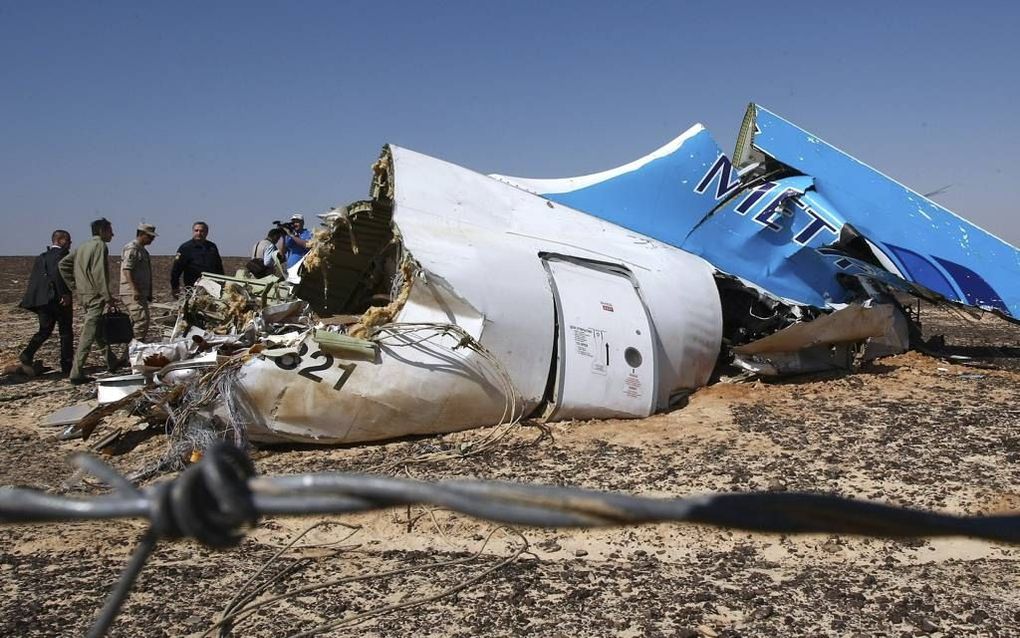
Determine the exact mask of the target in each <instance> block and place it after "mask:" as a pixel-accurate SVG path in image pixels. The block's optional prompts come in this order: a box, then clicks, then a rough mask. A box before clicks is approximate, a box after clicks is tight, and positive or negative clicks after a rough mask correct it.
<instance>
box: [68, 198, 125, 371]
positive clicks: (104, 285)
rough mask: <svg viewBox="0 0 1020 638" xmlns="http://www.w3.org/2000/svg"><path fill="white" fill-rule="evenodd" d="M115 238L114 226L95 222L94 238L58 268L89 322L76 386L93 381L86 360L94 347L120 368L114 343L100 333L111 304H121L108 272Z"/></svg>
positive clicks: (78, 360)
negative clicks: (111, 343) (112, 288)
mask: <svg viewBox="0 0 1020 638" xmlns="http://www.w3.org/2000/svg"><path fill="white" fill-rule="evenodd" d="M111 239H113V225H112V224H110V221H109V220H107V219H104V218H100V219H97V220H96V221H94V222H92V238H91V239H89V240H88V241H87V242H85V243H84V244H82V245H81V246H78V247H77V248H75V249H74V250H72V251H71V252H70V253H68V254H67V255H66V256H65V257H64V258H63V259H61V260H60V265H59V266H58V268H59V270H60V276H61V277H62V278H63V279H64V282H65V283H66V284H67V286H68V288H70V289H71V291H72V292H73V293H74V294H75V295H77V297H78V302H79V303H80V304H81V306H82V308H83V309H84V310H85V321H84V323H83V324H82V327H81V337H79V339H78V350H76V351H75V353H74V362H73V363H72V365H71V372H70V374H69V376H68V381H70V382H71V383H72V384H74V385H80V384H82V383H88V382H89V381H92V380H93V379H92V378H91V377H87V376H85V373H84V369H85V360H86V359H87V358H88V356H89V350H91V349H92V344H93V343H97V344H99V347H101V348H104V349H105V350H106V365H107V366H108V367H109V368H110V369H111V370H115V369H116V368H117V360H116V358H115V357H114V356H113V352H112V351H111V350H110V344H109V343H107V342H106V340H105V339H103V336H102V335H101V334H99V330H98V328H99V319H100V317H101V316H102V314H103V310H105V309H106V306H107V304H109V306H110V307H111V308H113V309H117V308H118V307H119V304H118V303H117V299H116V298H114V296H113V293H111V292H110V273H109V270H108V257H109V250H108V249H107V247H106V244H108V243H109V242H110V240H111Z"/></svg>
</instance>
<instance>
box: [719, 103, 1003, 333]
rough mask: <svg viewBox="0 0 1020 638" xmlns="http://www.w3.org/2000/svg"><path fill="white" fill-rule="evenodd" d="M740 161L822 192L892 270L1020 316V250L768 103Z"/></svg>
mask: <svg viewBox="0 0 1020 638" xmlns="http://www.w3.org/2000/svg"><path fill="white" fill-rule="evenodd" d="M741 138H742V139H747V140H749V143H745V144H744V145H743V146H742V147H738V155H737V156H736V158H735V161H736V163H737V164H738V165H739V164H742V163H744V162H753V161H760V160H761V159H763V158H764V159H766V160H768V161H771V162H775V163H780V164H782V165H784V166H787V167H790V168H792V169H794V170H796V171H798V172H800V173H802V174H805V175H810V176H811V177H812V178H813V179H814V181H815V190H816V192H817V193H818V194H819V195H820V196H822V197H824V198H826V200H827V201H829V202H831V203H832V206H833V207H834V208H835V209H837V210H839V211H841V212H842V213H843V215H844V216H845V217H846V221H848V222H850V223H852V224H853V226H854V228H855V229H856V230H857V231H858V232H859V233H860V234H861V235H863V236H864V237H866V238H868V240H870V241H871V242H872V243H873V245H874V246H875V247H876V248H877V249H878V250H879V251H880V252H881V254H882V256H883V257H884V263H885V264H889V265H891V266H892V267H893V268H895V269H894V270H893V273H894V274H896V275H898V276H900V277H902V278H903V279H906V280H908V281H911V282H914V283H917V284H920V285H922V286H925V287H927V288H928V289H930V290H932V291H935V292H937V293H939V294H941V295H943V296H944V297H945V298H947V299H949V300H953V301H958V302H960V303H963V304H967V305H971V306H976V307H981V308H987V309H994V310H999V311H1001V312H1003V313H1005V314H1007V315H1011V316H1013V317H1020V276H1018V272H1020V251H1018V250H1017V249H1016V248H1015V247H1014V246H1011V245H1010V244H1008V243H1006V242H1005V241H1003V240H1001V239H999V238H998V237H996V236H994V235H993V234H991V233H989V232H987V231H985V230H983V229H982V228H979V227H978V226H976V225H975V224H973V223H971V222H969V221H967V220H966V219H963V218H962V217H959V216H958V215H956V214H954V213H953V212H952V211H950V210H948V209H946V208H943V207H942V206H939V205H938V204H936V203H935V202H933V201H931V200H930V199H928V198H926V197H924V196H923V195H921V194H919V193H917V192H915V191H913V190H911V189H909V188H907V187H906V186H903V185H902V184H899V183H898V182H896V181H895V180H893V179H892V178H890V177H887V176H886V175H884V174H882V173H881V172H879V171H877V170H875V169H874V168H872V167H870V166H868V165H867V164H864V163H863V162H861V161H859V160H857V159H856V158H854V157H851V156H850V155H848V154H847V153H845V152H843V151H841V150H839V149H837V148H835V147H834V146H831V145H830V144H828V143H826V142H824V141H823V140H821V139H820V138H818V137H817V136H815V135H812V134H810V133H808V132H807V131H804V130H803V129H801V128H799V127H797V126H796V125H794V124H791V123H790V122H788V121H786V120H784V119H783V118H781V117H779V116H778V115H776V114H774V113H772V112H770V111H768V110H767V109H765V108H763V107H761V106H758V105H756V104H751V105H750V106H749V107H748V112H747V115H746V116H745V119H744V124H743V126H742V130H741Z"/></svg>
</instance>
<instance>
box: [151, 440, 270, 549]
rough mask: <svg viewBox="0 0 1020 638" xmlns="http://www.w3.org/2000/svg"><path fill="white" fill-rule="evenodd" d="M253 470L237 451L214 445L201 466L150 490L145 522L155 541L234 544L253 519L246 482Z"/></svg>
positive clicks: (249, 462)
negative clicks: (170, 540)
mask: <svg viewBox="0 0 1020 638" xmlns="http://www.w3.org/2000/svg"><path fill="white" fill-rule="evenodd" d="M254 475H255V466H254V465H252V462H251V460H250V459H249V458H248V456H247V455H246V454H245V453H244V452H243V451H242V450H240V449H239V448H237V447H235V446H233V445H230V444H229V443H219V444H217V445H215V446H213V447H212V448H210V449H209V450H208V451H207V452H206V453H205V456H204V457H203V459H202V462H201V463H198V464H196V465H192V466H191V467H189V468H188V469H186V470H184V471H183V472H182V473H181V475H180V476H178V477H177V479H175V480H174V481H171V482H170V483H166V484H162V485H159V486H157V487H156V493H155V494H154V495H153V498H152V510H151V512H150V514H149V520H150V522H151V525H152V531H153V532H154V533H155V534H156V535H157V536H158V537H160V538H171V539H172V538H194V539H195V540H197V541H199V542H200V543H203V544H205V545H208V546H209V547H215V548H224V547H232V546H234V545H237V544H238V542H240V540H241V538H243V536H244V535H243V534H240V533H238V530H240V529H241V528H242V527H252V526H254V525H255V523H256V522H257V520H258V512H257V511H256V509H255V503H254V499H253V497H252V492H251V488H250V487H249V486H248V481H249V479H251V478H252V477H253V476H254Z"/></svg>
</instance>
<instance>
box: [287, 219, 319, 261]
mask: <svg viewBox="0 0 1020 638" xmlns="http://www.w3.org/2000/svg"><path fill="white" fill-rule="evenodd" d="M283 229H284V231H286V233H287V237H286V239H285V240H284V247H285V248H286V250H287V269H288V270H289V269H290V268H291V267H292V266H294V264H296V263H298V262H299V261H301V258H302V257H304V256H305V253H307V252H308V244H309V243H310V242H311V240H312V231H310V230H308V229H307V228H305V217H304V215H302V214H301V213H294V214H293V215H291V217H290V227H287V226H284V227H283Z"/></svg>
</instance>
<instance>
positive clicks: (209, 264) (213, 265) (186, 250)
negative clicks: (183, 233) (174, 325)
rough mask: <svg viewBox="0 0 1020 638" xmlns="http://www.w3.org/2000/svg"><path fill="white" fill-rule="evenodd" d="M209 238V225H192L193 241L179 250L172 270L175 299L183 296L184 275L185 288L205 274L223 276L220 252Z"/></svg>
mask: <svg viewBox="0 0 1020 638" xmlns="http://www.w3.org/2000/svg"><path fill="white" fill-rule="evenodd" d="M208 237H209V224H207V223H205V222H195V223H194V224H192V225H191V241H186V242H184V243H183V244H181V246H180V248H178V249H177V256H176V257H174V266H173V268H172V269H171V270H170V292H171V293H172V294H173V296H174V299H177V297H178V296H179V295H180V294H181V275H184V285H185V286H193V285H195V282H196V281H198V278H199V277H201V276H202V273H204V272H211V273H213V274H216V275H222V274H223V260H222V259H220V251H219V249H218V248H216V244H214V243H212V242H211V241H209V239H208Z"/></svg>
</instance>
